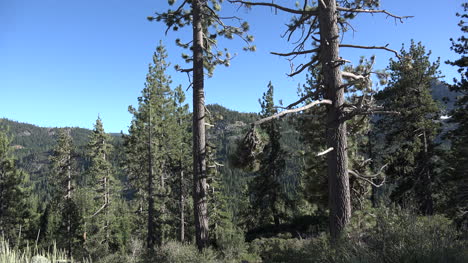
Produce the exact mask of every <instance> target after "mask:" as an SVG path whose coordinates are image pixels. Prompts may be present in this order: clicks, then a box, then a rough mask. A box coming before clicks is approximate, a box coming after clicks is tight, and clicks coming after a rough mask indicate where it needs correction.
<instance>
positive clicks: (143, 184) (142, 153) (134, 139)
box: [124, 44, 175, 249]
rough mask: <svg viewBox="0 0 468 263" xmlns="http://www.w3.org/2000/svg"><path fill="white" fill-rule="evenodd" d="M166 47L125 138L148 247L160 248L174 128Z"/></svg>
mask: <svg viewBox="0 0 468 263" xmlns="http://www.w3.org/2000/svg"><path fill="white" fill-rule="evenodd" d="M166 58H167V54H166V50H165V48H164V47H163V46H162V44H160V45H159V46H158V47H157V52H155V54H154V56H153V64H150V65H149V72H148V74H147V77H146V83H145V88H144V89H143V91H142V96H141V97H139V98H138V104H139V105H138V110H137V109H135V108H133V107H132V106H130V107H129V111H130V113H131V114H133V120H132V123H131V126H130V129H129V135H128V136H125V137H124V140H125V148H126V153H127V161H126V167H127V172H128V174H129V177H130V180H131V183H132V186H133V187H134V189H135V190H137V198H138V202H139V209H138V210H139V212H140V214H141V216H145V217H146V220H145V221H146V225H147V227H146V233H145V234H144V235H145V236H146V241H147V242H146V245H147V248H149V249H150V248H153V247H154V246H155V245H161V244H162V243H163V242H164V240H165V236H166V234H167V231H168V230H167V228H168V225H167V224H168V220H167V209H166V208H167V205H168V202H169V195H170V189H169V185H168V184H166V179H167V178H168V176H169V175H170V174H171V172H170V168H169V167H170V166H169V164H170V159H169V153H170V151H171V147H172V146H171V144H170V139H169V138H170V137H171V135H170V134H171V133H172V132H173V131H172V130H171V127H174V125H173V123H174V122H175V118H174V111H175V109H174V99H173V91H172V90H171V89H170V84H171V82H172V81H171V79H170V77H169V76H167V75H166V74H165V71H166V69H167V67H168V63H167V62H166Z"/></svg>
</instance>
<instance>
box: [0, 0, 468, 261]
mask: <svg viewBox="0 0 468 263" xmlns="http://www.w3.org/2000/svg"><path fill="white" fill-rule="evenodd" d="M382 2H383V1H382ZM168 4H169V6H173V7H175V9H174V8H171V9H167V10H157V12H155V13H154V16H150V17H147V19H148V20H149V21H155V22H159V23H160V25H163V26H164V27H165V28H166V31H165V33H166V35H167V32H169V31H174V34H176V35H177V36H179V35H180V37H181V38H177V39H176V40H175V45H176V46H178V47H180V48H182V49H184V50H185V51H187V53H188V54H186V53H182V54H181V55H182V59H183V61H185V62H186V63H188V65H189V66H188V67H184V66H181V65H175V66H174V70H175V72H176V73H175V74H177V72H178V73H184V74H182V75H187V76H188V78H187V79H188V81H189V84H188V86H187V87H184V86H183V85H180V84H178V85H176V83H175V82H176V81H175V80H177V81H179V80H180V79H179V78H178V77H176V76H175V75H173V74H172V73H173V72H174V71H172V70H171V69H172V67H173V66H172V65H171V60H172V58H173V57H172V56H170V54H168V50H167V46H166V45H167V44H166V45H165V44H163V42H162V41H160V42H159V44H158V45H157V46H156V49H155V51H154V52H153V55H152V57H151V58H148V61H150V63H149V64H148V66H147V71H146V77H145V79H144V85H142V86H141V87H140V89H139V90H140V93H139V94H138V96H137V97H136V103H134V105H120V106H121V107H122V108H127V109H128V113H129V115H130V116H131V120H130V121H129V123H128V126H127V127H128V130H126V131H125V132H122V133H121V134H115V133H108V131H106V130H105V129H104V127H106V121H107V120H106V119H101V116H100V115H98V117H97V119H96V121H95V122H94V124H93V129H83V128H78V127H55V128H52V127H48V128H47V127H38V126H35V125H33V124H28V123H21V122H17V121H12V120H9V119H7V118H2V119H0V263H3V262H5V263H6V262H13V263H16V262H26V263H29V262H33V263H38V262H41V263H52V262H83V263H91V262H135V263H136V262H139V263H140V262H141V263H149V262H203V263H205V262H242V263H246V262H247V263H248V262H343V263H345V262H380V261H381V262H389V263H393V262H456V263H458V262H468V166H467V164H468V136H467V134H468V133H467V130H468V118H467V117H468V107H467V103H468V97H467V96H466V95H467V93H468V83H467V80H468V70H467V69H468V59H467V58H466V54H467V53H468V51H467V50H468V39H467V38H466V37H465V35H464V34H466V32H468V27H466V26H465V25H464V23H465V22H466V21H465V20H466V19H467V18H468V15H467V13H466V12H467V11H468V3H464V4H463V5H462V8H463V13H460V14H458V13H457V14H456V16H457V17H458V18H459V19H461V21H460V23H459V25H458V26H459V27H460V29H461V31H462V32H461V33H462V35H461V36H460V37H458V38H456V39H450V41H451V44H452V46H451V48H450V50H451V51H453V52H454V53H455V54H456V55H457V56H458V58H457V59H455V60H450V59H447V60H446V61H444V58H434V57H433V55H432V52H431V51H430V50H429V49H428V48H427V46H425V45H424V43H422V42H418V41H417V40H409V42H410V43H409V45H408V44H407V45H401V48H400V49H399V50H394V49H391V48H390V47H389V44H387V45H385V46H376V45H364V44H363V45H357V44H349V43H346V42H345V41H347V40H348V39H347V38H344V37H341V35H344V34H348V33H349V31H353V32H354V31H355V29H354V28H353V27H352V26H351V25H352V22H353V19H354V18H356V17H357V16H363V15H366V14H373V15H376V16H377V15H384V16H386V17H387V18H388V19H390V20H392V22H396V23H400V22H401V23H403V22H404V21H406V20H408V19H411V18H412V17H411V16H400V15H397V14H393V13H391V12H389V11H387V10H381V9H379V8H380V1H378V0H356V1H345V0H320V1H307V0H304V1H298V2H297V3H295V4H293V3H283V4H284V5H283V4H280V3H279V1H265V2H262V1H244V0H228V1H221V0H211V1H203V0H192V1H188V0H187V1H173V0H169V1H168ZM225 6H229V7H230V8H228V9H223V10H221V7H225ZM241 8H245V10H246V11H249V12H250V11H252V9H258V10H268V9H269V10H270V11H271V10H274V12H275V13H277V12H281V13H284V14H285V15H287V16H290V19H289V20H288V21H289V22H288V24H287V25H286V28H285V30H286V31H285V32H283V34H282V37H283V38H284V39H285V40H287V42H288V46H287V48H290V49H289V50H283V51H281V52H278V51H274V52H271V55H275V56H279V57H282V58H286V59H287V60H288V62H289V63H290V72H289V73H287V75H288V76H289V77H294V79H295V80H296V78H298V79H300V81H299V82H298V88H297V91H295V92H296V95H297V100H296V101H294V102H291V103H290V104H289V105H284V104H283V102H282V100H281V98H279V97H278V95H277V89H276V88H275V83H273V81H270V80H268V79H265V80H263V81H264V83H265V85H264V87H261V91H262V95H261V96H260V97H259V98H245V99H254V100H258V103H259V106H260V110H259V111H258V112H255V113H245V112H239V111H237V110H238V109H227V108H225V107H223V106H222V105H223V102H222V101H221V102H219V104H212V105H206V104H205V101H206V98H205V96H206V94H205V93H206V92H205V86H206V85H209V84H210V82H205V80H206V78H207V77H212V76H213V75H215V72H216V71H215V69H216V67H217V66H226V67H228V66H230V64H231V61H232V59H233V58H234V57H236V56H237V55H238V54H235V55H232V54H231V53H230V51H229V50H230V49H229V48H227V47H228V46H229V45H227V44H226V41H227V42H231V41H233V40H235V39H240V40H241V41H242V43H243V44H244V45H245V47H243V50H244V51H248V52H255V51H256V50H257V48H256V46H255V45H254V44H253V43H254V36H252V35H250V33H249V30H250V26H249V23H248V22H247V21H243V19H242V17H241V15H242V14H241V13H239V10H240V9H241ZM236 10H237V11H236ZM224 12H226V13H229V12H233V14H229V15H228V16H226V14H225V13H224ZM284 14H283V15H284ZM238 15H239V16H238ZM454 15H455V14H454ZM265 17H266V16H265ZM262 22H266V21H262ZM181 29H183V30H181ZM272 30H277V29H275V28H272ZM181 32H185V33H186V32H189V33H190V34H185V33H181ZM275 32H276V31H275ZM223 38H224V40H220V39H223ZM348 48H349V49H353V50H355V51H359V50H363V49H366V50H372V51H379V52H389V53H390V54H392V57H390V58H389V59H388V61H386V62H388V63H387V65H386V66H385V68H376V63H375V62H376V59H377V58H376V56H375V55H372V56H369V57H364V56H363V57H361V58H360V59H359V60H358V61H354V62H352V61H349V60H347V58H344V57H342V56H341V55H342V54H343V53H341V50H342V49H348ZM259 57H260V56H259ZM233 62H234V61H233ZM441 63H445V64H447V65H449V66H451V67H454V68H456V71H457V74H458V75H457V76H456V77H455V79H454V80H453V83H445V82H442V81H441V78H442V77H443V74H444V72H442V70H441ZM265 67H266V68H265V69H262V70H265V71H269V68H268V67H267V65H265ZM171 72H172V73H171ZM177 76H178V75H177ZM238 77H239V78H240V77H242V76H238ZM222 88H223V87H222V86H221V87H219V89H222ZM258 88H260V87H258ZM189 89H191V91H192V92H187V90H189ZM186 92H187V93H186ZM186 94H190V95H191V99H192V100H191V104H190V105H189V103H188V102H187V101H189V98H187V97H186Z"/></svg>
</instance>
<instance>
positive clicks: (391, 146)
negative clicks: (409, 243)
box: [376, 41, 440, 214]
mask: <svg viewBox="0 0 468 263" xmlns="http://www.w3.org/2000/svg"><path fill="white" fill-rule="evenodd" d="M430 54H431V53H430V52H428V53H426V50H425V48H424V46H423V45H422V44H421V43H417V44H416V43H414V41H412V42H411V45H410V47H409V49H408V51H407V50H405V49H404V47H403V48H402V49H401V59H400V60H393V59H392V60H391V61H390V65H389V67H388V69H389V71H390V80H389V83H388V86H387V88H385V89H384V90H382V91H381V92H379V93H378V94H377V96H376V98H377V100H378V102H380V103H381V104H382V105H383V106H384V107H385V109H386V110H392V111H397V112H399V113H400V114H386V115H382V116H380V118H379V120H378V121H377V124H376V128H377V129H378V130H379V131H381V132H382V134H383V137H384V143H385V145H386V149H385V152H384V155H385V157H384V159H385V161H384V162H386V163H388V169H387V174H388V175H389V177H390V179H391V181H390V182H391V183H392V184H393V185H394V186H395V189H394V190H393V192H392V194H391V199H392V200H393V201H394V202H397V203H400V204H404V203H405V202H411V201H413V202H414V204H415V205H416V206H417V208H418V209H419V211H421V212H422V213H423V214H432V213H433V212H434V200H433V189H432V187H433V185H434V182H435V180H436V179H437V178H435V174H434V173H433V171H434V165H436V164H435V160H434V156H435V147H436V144H435V142H434V139H435V138H436V136H437V135H438V133H439V132H440V131H439V128H440V123H439V118H440V108H439V105H438V104H437V103H436V102H435V101H434V99H433V98H432V96H431V83H432V82H433V81H434V80H435V79H437V77H438V76H439V70H438V68H439V61H438V60H437V61H436V62H433V63H431V62H430V60H429V56H430ZM411 205H412V204H411Z"/></svg>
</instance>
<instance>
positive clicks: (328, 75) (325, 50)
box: [319, 0, 351, 239]
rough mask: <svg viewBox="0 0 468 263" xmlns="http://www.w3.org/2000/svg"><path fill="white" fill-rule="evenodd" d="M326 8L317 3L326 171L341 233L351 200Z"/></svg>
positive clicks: (335, 41)
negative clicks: (325, 109) (325, 102)
mask: <svg viewBox="0 0 468 263" xmlns="http://www.w3.org/2000/svg"><path fill="white" fill-rule="evenodd" d="M323 2H324V3H325V5H326V7H325V6H324V5H322V4H319V11H320V12H319V23H320V38H321V40H320V41H321V50H320V56H321V58H320V60H321V63H322V69H323V77H324V85H325V89H326V91H325V96H326V99H329V100H331V101H332V102H333V104H332V105H330V106H328V112H327V136H326V137H327V146H328V147H333V151H331V152H330V153H328V155H327V165H328V168H327V174H328V188H329V207H330V234H331V236H332V238H334V239H335V238H337V237H339V236H340V235H341V233H342V232H343V230H344V228H345V227H346V225H347V224H348V223H349V220H350V217H351V200H350V192H349V178H348V154H347V134H346V123H345V121H344V118H343V117H344V116H343V115H344V111H343V107H342V106H343V104H344V102H345V98H344V88H343V87H342V81H341V70H340V65H341V62H340V61H339V60H340V56H339V39H340V36H339V31H338V24H337V22H338V21H337V15H336V1H335V0H324V1H323Z"/></svg>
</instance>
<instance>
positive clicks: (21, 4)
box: [0, 0, 463, 132]
mask: <svg viewBox="0 0 468 263" xmlns="http://www.w3.org/2000/svg"><path fill="white" fill-rule="evenodd" d="M179 2H180V1H179ZM286 2H288V3H291V2H292V1H289V0H278V1H277V3H286ZM381 2H382V8H383V9H387V10H389V11H391V12H392V13H395V14H399V15H413V16H415V17H414V18H412V19H408V20H406V21H405V23H403V24H400V23H396V22H395V21H394V20H393V19H391V18H387V17H386V16H384V15H361V16H360V17H359V18H357V19H355V20H354V21H352V24H353V27H354V28H355V29H356V32H354V33H349V34H347V35H346V36H344V39H343V43H351V44H362V45H386V44H389V47H390V48H393V49H396V50H399V49H400V48H401V45H402V43H406V44H408V43H409V42H410V39H411V38H413V39H415V40H416V41H421V42H422V43H423V45H425V46H426V48H427V49H428V50H432V56H431V59H432V60H435V59H436V58H437V57H441V61H442V62H443V61H445V60H447V59H455V58H457V55H456V54H454V53H453V52H452V51H450V50H449V48H450V45H451V44H450V41H449V39H450V38H451V37H455V38H456V37H458V36H460V34H461V32H460V31H459V28H458V26H457V22H458V18H457V17H455V13H456V12H461V11H462V10H461V4H462V2H463V0H447V1H440V0H410V1H407V0H381ZM166 3H167V1H166V0H138V1H135V0H133V1H131V0H100V1H91V0H80V1H63V0H41V1H36V0H28V1H26V0H0V117H5V118H9V119H12V120H16V121H20V122H27V123H32V124H36V125H39V126H45V127H64V126H73V127H75V126H78V127H84V128H92V126H93V124H94V122H95V120H96V118H97V116H98V114H99V115H100V116H101V118H102V120H103V123H104V127H105V129H106V131H108V132H120V131H121V130H122V131H124V132H126V131H127V130H128V126H129V123H130V120H131V115H130V114H129V113H128V111H127V109H128V106H129V105H135V104H136V101H137V97H138V96H139V95H140V91H141V89H142V88H143V85H144V81H145V75H146V73H147V69H148V63H149V62H150V61H151V58H152V54H153V52H154V50H155V47H156V45H157V44H158V43H159V40H163V42H164V44H165V45H166V46H167V49H168V53H169V60H170V61H171V63H172V65H175V64H182V65H183V62H182V61H181V59H180V53H181V52H182V50H181V49H180V48H178V47H176V46H175V45H174V39H175V38H176V37H180V38H181V39H183V40H184V39H188V38H189V37H190V34H189V32H188V31H186V30H182V31H180V32H172V31H170V32H169V33H168V35H165V34H164V32H165V26H164V25H163V24H162V23H157V22H152V23H151V22H148V21H147V20H146V17H147V16H150V15H152V14H153V13H154V12H156V11H159V12H162V11H164V10H166V9H167V7H168V6H167V4H166ZM224 12H225V13H231V12H237V13H236V15H237V16H240V17H243V18H245V19H246V20H247V21H248V22H249V23H250V27H251V32H250V33H251V34H253V35H254V36H255V39H256V40H255V44H256V46H257V51H256V52H253V53H252V52H248V53H246V52H243V51H242V49H241V47H242V45H243V42H242V41H240V40H230V41H220V46H222V47H224V46H226V47H228V48H229V49H230V50H231V52H232V53H237V56H236V57H235V59H233V61H232V63H231V67H229V68H225V67H218V68H217V69H216V70H215V73H214V77H213V78H211V79H207V80H206V102H207V103H219V104H221V105H223V106H225V107H228V108H230V109H235V110H238V111H244V112H258V111H259V108H260V107H259V104H258V98H260V97H261V95H262V93H263V92H264V91H265V90H266V85H267V84H268V82H269V81H270V80H271V81H272V82H273V85H274V86H275V93H276V94H275V96H276V99H277V100H279V99H282V100H283V102H284V103H285V104H287V103H290V102H293V101H295V100H296V99H297V96H296V89H297V86H298V84H299V83H304V77H305V74H301V75H298V76H295V77H294V78H289V77H287V76H286V73H288V72H289V70H290V65H289V62H288V61H286V60H285V59H283V58H279V57H276V56H273V55H270V54H269V52H270V51H278V52H286V51H288V50H290V48H291V45H290V44H289V43H287V41H286V40H285V39H282V38H281V37H280V35H281V33H282V32H284V30H285V26H284V24H286V23H287V22H288V20H289V17H288V16H287V15H284V14H282V13H281V12H278V13H277V14H275V12H272V11H271V10H270V9H269V8H253V9H252V10H250V11H247V10H245V9H243V8H241V9H239V10H237V9H236V8H232V7H226V8H225V10H224ZM372 54H375V55H376V56H377V61H376V64H375V68H377V69H379V68H380V69H382V68H385V67H386V66H387V64H388V59H389V58H390V57H391V56H392V54H390V53H387V52H384V51H364V50H356V49H346V50H345V49H342V57H343V58H345V59H348V60H351V61H353V62H355V63H357V62H358V60H359V57H360V56H361V55H365V56H370V55H372ZM305 59H306V58H298V60H297V62H295V63H296V65H297V64H300V63H301V61H305ZM440 69H441V70H442V73H443V74H444V75H446V77H445V78H444V79H445V80H446V81H448V82H451V79H452V78H453V77H454V76H456V72H455V70H454V69H453V68H451V67H450V66H447V65H445V64H444V63H441V68H440ZM168 74H170V75H172V79H173V83H174V86H175V85H177V84H182V85H183V86H185V87H186V86H187V76H186V75H185V74H181V73H177V72H174V70H173V69H172V66H171V69H170V70H169V72H168ZM187 95H188V96H187V98H188V101H190V100H191V92H190V91H188V94H187Z"/></svg>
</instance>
